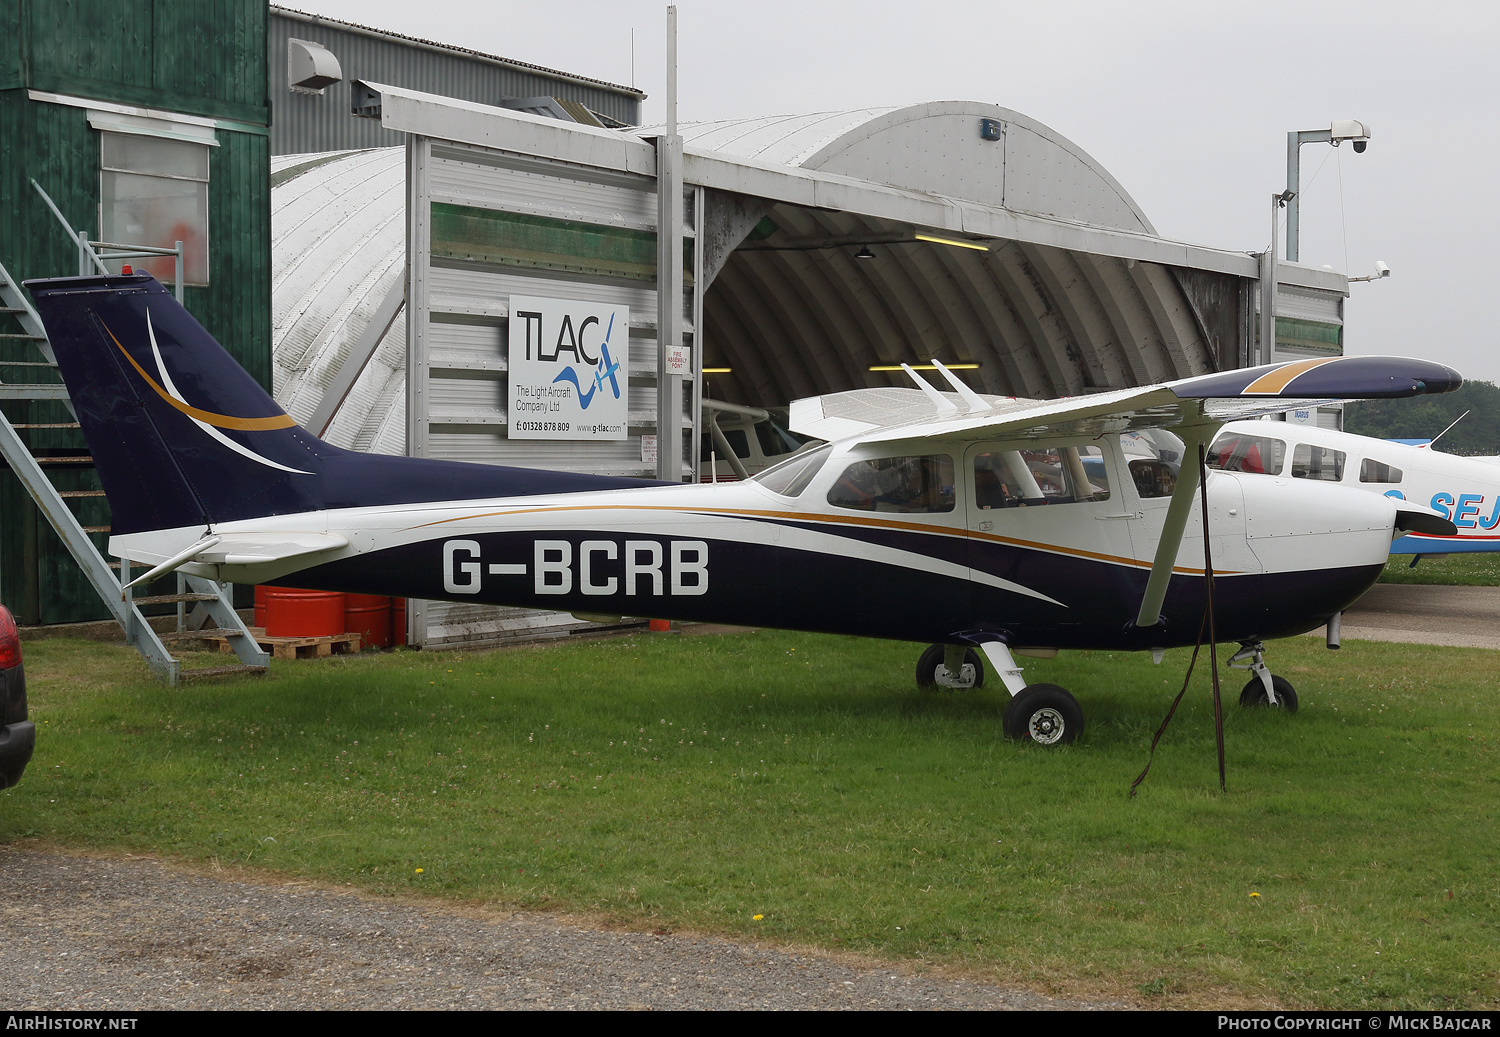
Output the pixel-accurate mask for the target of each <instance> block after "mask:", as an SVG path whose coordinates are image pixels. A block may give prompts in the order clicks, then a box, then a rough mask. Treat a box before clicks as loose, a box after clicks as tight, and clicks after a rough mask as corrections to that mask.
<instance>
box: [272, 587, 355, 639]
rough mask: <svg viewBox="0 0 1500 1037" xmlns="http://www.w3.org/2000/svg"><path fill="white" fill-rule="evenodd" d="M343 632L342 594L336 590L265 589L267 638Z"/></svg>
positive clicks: (327, 634)
mask: <svg viewBox="0 0 1500 1037" xmlns="http://www.w3.org/2000/svg"><path fill="white" fill-rule="evenodd" d="M343 632H344V596H343V595H342V594H340V593H338V592H337V591H304V590H296V589H294V588H292V587H267V588H266V636H267V637H329V636H337V635H339V634H342V633H343Z"/></svg>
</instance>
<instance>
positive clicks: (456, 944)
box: [0, 846, 1125, 1011]
mask: <svg viewBox="0 0 1500 1037" xmlns="http://www.w3.org/2000/svg"><path fill="white" fill-rule="evenodd" d="M0 875H3V876H4V877H5V896H4V899H3V901H0V975H3V976H4V977H5V979H4V982H3V983H0V1011H5V1010H10V1011H37V1010H113V1011H136V1010H148V1009H219V1008H238V1009H265V1008H271V1009H295V1008H302V1009H318V1008H323V1009H376V1008H380V1009H390V1008H405V1009H415V1008H428V1009H504V1008H521V1009H536V1008H606V1009H611V1008H613V1009H631V1008H639V1009H709V1008H716V1009H724V1008H750V1009H849V1008H857V1009H872V1008H873V1009H934V1008H941V1009H1039V1008H1046V1009H1084V1008H1097V1009H1110V1008H1121V1007H1125V1006H1123V1005H1119V1004H1086V1003H1082V1002H1077V1001H1059V1000H1053V999H1051V998H1047V997H1043V996H1041V995H1038V994H1031V993H1027V992H1024V991H1019V990H1006V989H1003V988H1000V987H993V986H986V985H984V984H980V983H972V982H963V981H952V980H942V979H935V978H931V977H923V976H917V975H913V974H911V973H910V972H909V971H908V970H906V969H904V968H903V967H900V966H890V965H885V966H881V965H880V963H878V962H870V961H868V960H863V959H854V958H853V957H852V956H845V957H838V956H825V955H821V954H805V953H794V952H788V951H781V950H771V949H767V948H764V947H756V946H751V945H746V944H738V943H731V942H730V941H728V940H722V939H717V938H712V937H703V936H695V935H672V934H664V935H655V934H650V933H621V932H604V931H598V930H593V929H588V928H586V927H583V926H579V925H576V924H569V923H566V922H563V921H560V920H558V919H556V918H553V917H549V916H547V915H542V914H525V913H515V914H504V913H499V912H488V913H486V912H477V911H469V912H465V911H463V910H462V909H460V908H454V907H449V906H447V905H441V904H433V903H431V902H424V903H420V904H414V903H412V902H409V901H399V900H376V899H373V898H367V897H365V896H362V895H358V894H354V893H350V892H343V891H339V890H336V889H324V888H319V887H315V886H312V885H310V884H305V883H280V884H274V885H271V884H264V885H263V884H257V883H254V882H247V881H242V880H235V881H229V880H220V879H217V878H213V877H208V876H204V875H202V874H199V873H195V872H189V871H186V870H178V869H174V868H172V867H169V866H166V865H163V864H160V863H158V862H156V861H153V860H148V859H142V858H127V859H123V860H121V859H113V858H92V857H70V856H65V855H61V854H54V853H43V852H39V851H34V850H21V849H15V848H12V847H4V846H0Z"/></svg>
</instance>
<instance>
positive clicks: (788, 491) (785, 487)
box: [751, 446, 832, 497]
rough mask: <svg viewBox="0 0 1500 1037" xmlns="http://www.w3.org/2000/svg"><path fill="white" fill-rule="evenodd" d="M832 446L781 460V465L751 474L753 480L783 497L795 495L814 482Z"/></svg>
mask: <svg viewBox="0 0 1500 1037" xmlns="http://www.w3.org/2000/svg"><path fill="white" fill-rule="evenodd" d="M831 449H832V447H830V446H821V447H818V448H817V449H816V450H809V451H807V452H806V453H803V454H798V455H797V456H796V457H793V458H790V459H789V460H786V461H783V462H781V463H780V464H779V465H775V466H774V467H771V468H767V469H766V470H765V471H764V472H761V473H760V474H759V475H754V476H751V481H752V482H758V483H760V484H761V485H762V486H764V487H765V488H766V489H768V490H770V491H771V492H772V493H779V494H781V495H782V496H783V497H795V496H797V495H798V494H800V493H801V492H802V491H803V490H805V489H807V484H808V483H810V482H812V478H813V476H815V475H817V474H818V471H819V469H821V468H822V467H823V462H824V461H826V460H828V452H829V450H831Z"/></svg>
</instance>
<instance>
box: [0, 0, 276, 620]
mask: <svg viewBox="0 0 1500 1037" xmlns="http://www.w3.org/2000/svg"><path fill="white" fill-rule="evenodd" d="M267 19H268V14H267V6H266V3H265V0H200V2H197V3H191V4H187V3H182V2H180V0H179V2H170V0H136V2H133V3H120V2H118V0H45V2H44V0H0V263H3V264H4V266H5V267H6V268H7V269H8V270H9V271H10V273H11V276H12V277H14V278H15V279H17V280H18V281H19V280H24V279H26V278H33V277H55V276H60V275H71V274H76V273H78V271H79V256H78V247H77V245H76V243H74V242H71V241H70V240H69V239H68V237H67V236H66V234H65V232H64V230H63V227H62V225H61V224H60V223H59V222H58V220H57V219H56V218H55V217H54V216H53V215H52V213H51V212H49V211H48V209H47V207H46V204H45V203H44V202H43V201H42V198H41V196H40V195H39V194H38V193H37V192H36V191H35V190H34V189H33V188H32V186H31V181H32V180H33V179H34V180H35V181H36V182H37V183H39V184H40V185H41V186H42V187H43V188H44V189H45V190H46V192H47V193H48V194H49V195H50V196H51V197H52V199H53V200H54V201H55V202H56V203H57V206H58V208H59V209H60V210H61V211H62V213H63V215H64V217H65V218H66V219H67V221H68V222H69V224H70V225H71V226H72V227H73V228H74V230H75V231H76V230H82V231H86V232H87V233H88V235H89V237H91V238H94V239H96V240H102V241H109V242H119V243H122V244H129V245H149V246H158V247H165V248H171V247H172V245H173V242H174V241H176V240H182V241H183V242H184V252H185V265H186V271H187V272H186V274H185V276H184V277H183V281H184V284H185V300H184V301H185V303H186V305H187V308H188V310H189V311H190V312H192V314H193V315H194V316H195V317H197V318H198V320H199V321H201V322H202V323H203V325H204V326H205V327H207V328H208V330H209V331H210V332H211V333H212V334H213V335H214V337H215V338H217V339H218V340H219V341H220V342H222V343H223V344H224V346H225V348H227V349H228V350H229V351H230V352H231V353H233V354H234V355H235V357H236V358H237V359H238V360H239V361H240V363H242V364H243V365H244V366H245V367H246V368H247V369H248V370H249V371H250V372H252V373H253V374H254V375H255V376H256V377H257V378H258V379H259V380H260V381H261V383H262V384H263V385H265V386H266V388H267V389H268V390H269V388H270V385H271V345H270V343H271V334H270V332H271V329H270V314H271V226H270V190H271V188H270V146H269V141H270V138H269V136H268V133H269V127H270V121H271V109H270V103H269V101H268V100H267V96H266V93H267V91H266V82H267V79H266V68H267V64H266V39H267ZM158 263H159V265H152V264H151V263H150V262H139V261H137V262H136V263H135V265H136V266H137V267H145V268H146V269H149V270H151V271H152V272H153V273H156V274H157V276H158V277H160V278H161V279H162V280H163V281H164V282H166V281H171V280H172V279H173V278H174V274H173V272H172V271H173V270H174V266H173V263H172V262H171V261H170V260H168V261H158ZM116 265H117V266H118V264H116ZM0 320H3V322H4V324H3V326H0V333H5V334H11V335H14V334H16V333H17V332H19V331H20V329H19V327H18V326H17V325H15V324H14V323H13V322H12V319H11V318H10V317H9V316H5V317H3V318H0ZM37 359H39V358H38V356H37V355H36V352H35V350H34V348H33V347H32V346H30V345H29V344H26V343H24V342H22V341H19V340H17V339H14V338H6V339H0V361H9V362H11V364H14V363H15V362H17V361H34V360H37ZM37 371H38V369H36V368H24V367H15V366H0V380H3V381H6V382H34V381H45V380H51V381H55V380H56V378H55V375H53V374H52V373H51V372H49V371H43V372H42V373H41V374H38V373H37ZM3 406H4V409H5V413H6V416H7V417H8V418H9V419H10V421H11V422H12V423H13V424H15V425H18V426H33V427H30V428H24V429H22V430H21V431H22V435H23V437H24V438H25V439H26V440H27V442H28V444H29V445H30V447H31V448H32V452H33V453H35V454H38V455H41V456H52V457H73V456H83V455H86V454H87V452H88V451H87V449H86V447H85V444H84V442H83V438H82V436H81V435H80V434H79V432H78V430H77V429H73V428H67V427H55V428H41V427H35V426H44V425H55V426H66V425H67V424H68V423H69V422H70V421H71V417H70V415H69V414H68V412H67V410H66V409H65V408H64V407H63V406H62V405H61V404H57V403H37V402H29V403H27V402H22V403H15V402H7V403H5V404H3ZM47 468H48V470H49V471H50V472H51V474H52V476H53V482H54V484H55V485H57V486H58V488H59V489H63V490H84V491H87V490H96V489H97V488H98V485H99V484H98V480H97V477H96V476H95V474H94V471H93V468H92V467H91V466H90V465H88V464H87V463H86V462H72V463H62V464H49V465H47ZM141 478H142V480H143V481H144V482H146V483H147V484H148V485H149V482H150V479H151V473H150V472H146V471H143V472H142V473H141ZM70 502H71V506H73V507H74V510H75V514H77V515H78V517H79V518H80V520H81V521H82V522H83V524H84V525H85V526H89V527H106V528H107V526H108V524H109V518H108V508H107V505H106V504H105V503H104V499H103V498H102V497H92V496H83V497H73V498H70ZM93 539H94V540H95V542H96V543H98V544H99V545H100V546H101V547H103V546H104V544H105V542H106V539H107V532H106V531H105V529H104V528H101V529H100V530H99V531H98V532H96V533H94V534H93ZM0 602H3V603H5V604H6V605H8V606H9V607H10V608H11V609H12V610H13V611H14V612H15V613H16V617H17V619H18V620H20V621H21V622H22V623H28V624H30V623H66V622H74V621H80V620H89V619H102V618H106V617H107V616H108V612H107V611H106V609H105V608H104V607H103V605H102V604H101V603H100V601H99V600H98V598H97V597H96V596H95V594H94V592H93V590H92V588H91V587H90V586H89V585H88V583H87V581H86V580H85V579H84V578H83V576H82V575H81V574H80V573H79V571H78V569H77V566H76V565H75V563H74V562H73V560H72V558H71V557H70V556H69V554H68V552H67V551H66V550H65V549H64V548H63V546H62V544H61V543H60V542H59V541H58V539H57V538H56V536H55V535H54V534H53V532H52V530H51V527H50V526H48V524H47V522H46V521H45V519H43V518H42V517H41V516H40V514H39V513H38V511H37V509H36V507H35V506H34V505H33V504H32V502H31V499H30V497H28V496H27V494H26V492H25V491H24V490H23V489H22V488H21V486H20V484H19V482H18V481H17V480H16V478H15V477H14V476H13V475H12V474H10V473H9V472H5V473H3V475H0Z"/></svg>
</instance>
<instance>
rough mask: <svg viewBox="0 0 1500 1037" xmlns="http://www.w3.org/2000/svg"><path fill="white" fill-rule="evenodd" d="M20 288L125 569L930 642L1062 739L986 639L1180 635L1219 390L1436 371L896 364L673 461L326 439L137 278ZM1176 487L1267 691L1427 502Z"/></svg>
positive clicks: (966, 679) (1290, 485)
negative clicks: (477, 459) (472, 454)
mask: <svg viewBox="0 0 1500 1037" xmlns="http://www.w3.org/2000/svg"><path fill="white" fill-rule="evenodd" d="M29 286H30V287H31V289H32V291H33V293H34V295H35V297H36V298H37V302H38V309H39V310H40V312H41V314H42V317H43V319H44V321H45V322H46V324H47V328H48V332H49V335H50V337H51V340H52V343H53V348H54V350H55V351H56V353H57V356H58V361H59V366H60V368H61V370H62V373H63V376H64V378H65V380H66V381H67V383H68V386H69V391H70V394H71V396H72V398H73V402H74V406H75V408H76V409H77V412H78V415H79V420H80V422H81V423H82V426H83V430H84V433H85V435H86V436H87V437H88V440H89V445H90V448H91V450H92V451H93V454H94V458H95V463H96V465H97V466H98V469H99V473H100V478H101V480H102V481H103V484H104V488H105V490H106V492H107V493H108V496H109V501H110V505H111V508H112V511H113V515H114V533H113V535H112V537H111V541H110V544H111V550H112V551H113V552H114V553H116V554H118V555H120V556H121V557H125V558H129V559H132V560H134V561H137V562H143V563H146V564H148V565H151V566H153V569H152V572H153V573H164V572H167V571H171V570H172V569H175V568H179V567H180V568H182V569H183V570H184V571H187V572H191V573H193V574H196V575H200V576H206V577H210V578H212V579H216V580H221V581H231V580H232V581H236V582H248V583H261V582H271V581H274V582H276V583H279V584H283V585H289V586H301V587H309V588H320V589H328V590H344V591H354V592H363V593H372V594H393V595H401V596H408V597H418V598H438V599H447V600H455V601H470V602H485V603H493V604H503V605H522V606H532V607H543V608H550V609H555V610H560V611H571V612H580V613H587V614H626V615H646V616H652V617H659V618H666V619H682V620H709V621H719V622H729V623H743V624H752V625H763V626H776V627H785V628H792V629H800V630H811V631H826V632H832V633H849V634H862V635H867V636H873V637H884V638H897V639H901V640H915V641H924V642H931V643H932V644H933V648H931V649H929V651H928V652H927V653H926V654H925V655H924V656H923V661H922V663H921V666H920V668H919V679H921V680H922V681H923V682H924V683H940V684H947V685H950V686H969V685H973V684H976V683H978V682H979V681H980V680H982V676H983V663H982V662H981V657H982V658H983V659H984V660H986V661H988V663H989V664H990V666H991V668H992V669H993V670H994V672H995V673H996V675H997V676H998V677H999V678H1000V680H1001V681H1002V682H1003V683H1004V684H1005V686H1006V687H1007V689H1008V690H1009V691H1010V692H1011V693H1012V695H1013V696H1014V697H1013V699H1012V701H1011V704H1010V706H1009V707H1008V708H1007V716H1006V728H1007V731H1008V732H1010V733H1012V734H1016V735H1019V736H1023V737H1026V736H1029V737H1031V738H1033V739H1035V740H1036V741H1039V742H1044V743H1052V742H1061V741H1068V740H1071V739H1072V738H1073V737H1074V736H1075V735H1076V734H1077V732H1078V731H1079V730H1080V729H1081V726H1082V713H1081V711H1080V710H1079V708H1078V706H1077V703H1076V701H1074V700H1073V699H1072V696H1071V695H1068V693H1067V692H1065V691H1063V690H1062V689H1060V688H1055V687H1054V686H1051V685H1032V686H1027V685H1026V682H1025V680H1024V678H1022V676H1021V670H1020V668H1019V667H1018V666H1017V665H1016V663H1015V661H1014V657H1013V654H1012V653H1013V650H1014V651H1015V652H1019V653H1025V652H1029V651H1040V652H1050V651H1052V650H1055V649H1058V648H1112V649H1161V648H1167V647H1172V646H1178V645H1191V644H1194V643H1195V642H1196V641H1197V639H1198V637H1199V633H1200V619H1201V617H1202V615H1203V612H1204V607H1205V583H1206V581H1205V580H1204V578H1203V575H1204V569H1205V551H1204V546H1205V545H1204V534H1203V524H1202V516H1201V513H1200V511H1199V507H1200V505H1199V503H1198V502H1199V499H1200V497H1199V495H1198V494H1197V493H1195V490H1196V488H1197V486H1198V482H1199V467H1198V465H1197V463H1196V461H1197V450H1198V446H1199V445H1200V444H1207V443H1208V441H1210V440H1211V439H1212V437H1213V434H1214V433H1215V432H1216V431H1217V430H1218V429H1219V427H1220V426H1221V425H1222V423H1223V420H1224V417H1226V416H1233V415H1234V414H1237V413H1245V412H1255V411H1256V410H1257V409H1260V410H1266V409H1277V408H1278V406H1280V404H1279V403H1278V402H1277V401H1280V400H1285V399H1303V398H1323V397H1334V396H1339V397H1343V396H1381V395H1384V396H1394V395H1410V394H1413V393H1417V392H1424V391H1447V390H1449V389H1452V388H1456V387H1457V385H1458V384H1460V379H1459V378H1458V376H1457V375H1456V374H1455V373H1454V372H1452V371H1451V370H1449V369H1447V368H1445V367H1442V366H1441V365H1437V364H1433V363H1429V362H1425V361H1415V360H1403V359H1399V358H1396V359H1393V358H1368V357H1366V358H1341V359H1339V360H1337V361H1315V362H1310V363H1304V364H1295V365H1281V366H1279V367H1274V366H1273V367H1269V368H1257V369H1251V370H1245V371H1231V372H1224V373H1221V374H1213V375H1205V376H1200V377H1198V378H1191V379H1185V380H1182V381H1179V382H1173V383H1168V384H1167V385H1162V386H1151V387H1146V388H1141V389H1126V390H1119V391H1115V392H1109V393H1101V394H1098V395H1096V396H1089V397H1080V398H1075V399H1069V400H1061V401H1052V402H1037V401H1025V400H1007V399H1003V398H998V397H981V396H979V395H977V394H975V393H974V392H973V391H972V390H969V389H967V388H966V387H965V386H963V385H962V384H961V383H959V382H958V381H957V380H956V379H952V378H951V376H948V377H950V380H951V383H952V388H953V390H954V391H953V392H946V393H942V392H938V391H937V390H936V389H933V388H932V387H931V386H929V385H927V384H926V383H925V382H921V380H920V379H918V383H919V385H920V388H919V389H910V390H898V389H868V390H856V391H853V392H848V393H840V394H835V395H832V396H824V397H817V398H814V399H811V400H801V401H797V402H796V403H795V404H794V405H793V408H792V427H793V428H794V429H795V430H796V431H798V432H800V433H803V434H806V435H811V436H816V437H818V438H822V439H829V440H832V442H830V443H828V444H826V445H823V446H821V447H817V448H815V449H811V450H808V451H805V452H803V453H800V454H798V455H796V456H794V457H793V458H792V459H791V460H789V461H787V462H784V463H783V464H782V465H779V466H777V467H776V468H773V469H770V470H768V471H766V472H764V473H761V474H760V475H759V476H757V477H756V478H754V479H752V480H749V481H745V482H740V483H732V484H709V485H672V484H659V483H651V482H647V481H644V480H630V479H614V478H605V477H596V476H588V475H570V474H564V473H549V472H538V471H530V470H524V469H508V468H500V467H495V466H487V465H464V464H456V463H451V462H442V461H430V460H421V459H413V458H399V457H384V456H375V455H367V454H358V453H354V452H351V451H346V450H341V449H339V448H337V447H333V446H331V445H329V444H326V443H323V442H322V441H320V440H318V439H316V438H315V437H313V436H311V435H310V434H308V433H307V432H306V431H305V430H303V429H301V428H300V427H298V426H297V425H296V423H295V422H294V421H293V420H292V419H291V418H290V417H288V416H287V415H286V414H285V413H284V412H282V411H281V409H280V407H278V406H277V405H276V404H275V403H274V401H272V400H271V398H270V397H269V396H268V395H266V394H265V392H264V391H263V390H261V389H260V387H259V386H258V385H257V384H256V383H255V382H254V380H253V379H251V378H250V376H249V375H247V374H246V373H245V372H244V371H243V370H242V369H240V368H239V367H238V365H236V364H234V362H233V361H232V359H230V358H229V357H228V355H227V354H225V353H224V352H223V350H222V349H221V348H220V347H219V346H218V344H217V343H215V342H214V341H213V340H212V338H211V337H210V336H209V335H208V334H207V333H206V332H205V331H203V329H202V328H201V327H200V326H199V325H198V324H197V323H196V322H195V321H194V320H193V319H192V318H191V317H190V316H189V315H188V314H187V313H186V311H184V310H183V309H182V308H181V307H180V306H178V305H177V304H176V302H175V301H174V300H173V299H172V298H171V296H170V295H168V294H167V293H166V292H165V290H164V289H162V288H161V286H160V285H159V284H157V283H156V282H155V281H154V280H153V279H151V278H150V277H147V276H144V275H127V276H123V277H89V278H66V279H58V280H52V281H42V282H29ZM944 374H945V375H947V372H944ZM1220 401H1228V402H1227V403H1225V402H1220ZM1225 407H1228V408H1229V410H1228V411H1224V410H1223V408H1225ZM1215 408H1219V410H1216V409H1215ZM1235 408H1238V410H1235ZM1164 430H1169V431H1164ZM1207 499H1208V502H1209V511H1210V513H1209V516H1208V523H1207V525H1208V529H1209V531H1210V533H1209V535H1210V537H1211V548H1212V561H1213V568H1214V572H1215V576H1216V579H1215V586H1216V590H1215V618H1216V623H1217V632H1218V637H1219V639H1220V640H1225V641H1238V642H1241V643H1242V644H1244V645H1246V646H1247V650H1248V651H1249V653H1250V654H1252V655H1253V657H1254V663H1253V664H1252V668H1253V669H1255V671H1256V677H1257V679H1258V680H1253V681H1252V688H1254V689H1257V690H1258V689H1259V688H1261V687H1263V688H1264V694H1263V695H1262V696H1261V697H1262V699H1263V700H1269V701H1271V702H1276V701H1277V700H1278V690H1277V687H1276V686H1275V685H1274V684H1273V681H1272V678H1271V676H1270V674H1269V671H1267V670H1266V669H1265V667H1264V665H1263V663H1262V661H1261V656H1260V643H1261V642H1262V641H1264V640H1265V639H1268V638H1274V637H1282V636H1286V635H1290V634H1296V633H1300V632H1302V631H1305V630H1309V629H1312V628H1314V627H1317V626H1319V625H1321V624H1323V623H1326V622H1328V620H1329V619H1330V618H1331V617H1333V616H1335V615H1337V614H1338V612H1339V611H1341V610H1342V609H1343V608H1344V607H1346V606H1347V605H1348V604H1350V603H1351V602H1352V601H1353V600H1354V599H1355V598H1357V597H1358V596H1359V595H1360V594H1361V593H1363V591H1364V590H1365V589H1367V588H1368V587H1369V586H1370V584H1371V583H1373V582H1374V580H1375V578H1376V575H1377V574H1378V573H1379V571H1380V569H1381V566H1382V564H1383V562H1384V560H1385V557H1386V553H1387V551H1388V549H1389V545H1390V541H1391V538H1392V535H1393V532H1395V531H1396V530H1397V529H1398V528H1422V529H1433V530H1442V529H1447V528H1451V526H1449V524H1447V523H1446V522H1445V521H1444V520H1442V519H1441V518H1439V517H1437V516H1436V515H1434V514H1433V513H1432V512H1431V511H1430V510H1429V509H1426V508H1422V507H1419V506H1418V507H1414V506H1411V505H1408V504H1406V503H1405V502H1401V501H1397V500H1394V499H1390V498H1385V497H1380V496H1374V495H1369V494H1360V493H1350V492H1348V491H1346V490H1342V489H1340V488H1337V487H1330V486H1324V485H1318V484H1315V483H1310V482H1307V481H1304V480H1291V479H1275V478H1265V477H1257V476H1248V475H1241V474H1236V473H1229V472H1215V473H1211V474H1210V475H1209V476H1208V482H1207ZM1252 697H1253V696H1252ZM1286 704H1288V705H1290V704H1291V703H1286Z"/></svg>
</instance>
